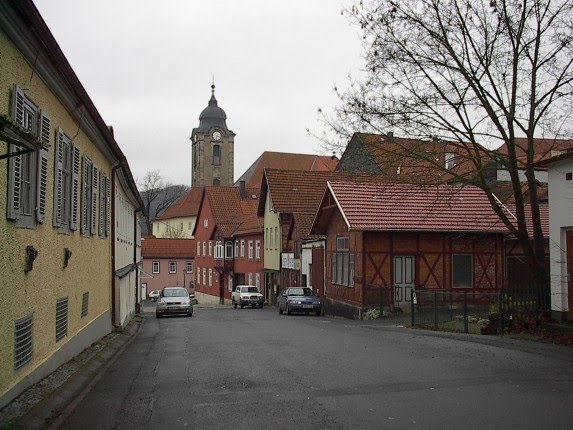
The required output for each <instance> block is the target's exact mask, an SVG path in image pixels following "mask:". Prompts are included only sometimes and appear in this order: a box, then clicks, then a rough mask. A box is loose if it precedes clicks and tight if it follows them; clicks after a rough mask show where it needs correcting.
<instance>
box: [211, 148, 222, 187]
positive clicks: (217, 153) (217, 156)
mask: <svg viewBox="0 0 573 430" xmlns="http://www.w3.org/2000/svg"><path fill="white" fill-rule="evenodd" d="M213 165H214V166H220V165H221V146H220V145H213ZM213 185H215V184H213Z"/></svg>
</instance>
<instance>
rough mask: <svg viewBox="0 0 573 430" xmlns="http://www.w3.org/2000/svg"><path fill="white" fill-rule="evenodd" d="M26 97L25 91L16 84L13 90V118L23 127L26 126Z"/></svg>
mask: <svg viewBox="0 0 573 430" xmlns="http://www.w3.org/2000/svg"><path fill="white" fill-rule="evenodd" d="M24 97H25V96H24V91H22V89H21V88H20V87H19V86H18V85H14V91H13V92H12V119H14V121H15V122H16V124H18V125H20V126H22V127H24Z"/></svg>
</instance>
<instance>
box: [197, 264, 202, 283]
mask: <svg viewBox="0 0 573 430" xmlns="http://www.w3.org/2000/svg"><path fill="white" fill-rule="evenodd" d="M199 284H201V268H200V267H198V268H197V285H199Z"/></svg>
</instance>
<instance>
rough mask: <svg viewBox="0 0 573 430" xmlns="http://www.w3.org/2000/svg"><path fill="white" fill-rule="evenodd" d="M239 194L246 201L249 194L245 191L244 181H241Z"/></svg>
mask: <svg viewBox="0 0 573 430" xmlns="http://www.w3.org/2000/svg"><path fill="white" fill-rule="evenodd" d="M239 194H240V196H241V198H242V199H244V198H245V197H246V195H247V193H246V191H245V180H244V179H241V180H240V181H239Z"/></svg>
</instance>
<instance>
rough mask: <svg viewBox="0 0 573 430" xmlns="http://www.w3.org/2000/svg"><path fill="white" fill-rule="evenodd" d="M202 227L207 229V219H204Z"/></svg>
mask: <svg viewBox="0 0 573 430" xmlns="http://www.w3.org/2000/svg"><path fill="white" fill-rule="evenodd" d="M203 227H205V228H208V227H209V218H205V219H204V220H203Z"/></svg>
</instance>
